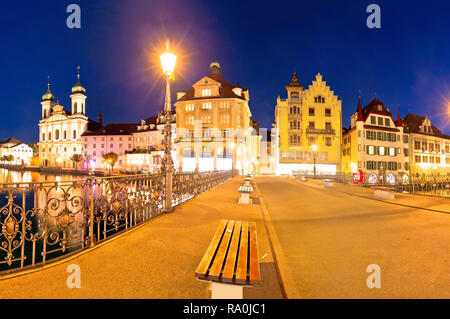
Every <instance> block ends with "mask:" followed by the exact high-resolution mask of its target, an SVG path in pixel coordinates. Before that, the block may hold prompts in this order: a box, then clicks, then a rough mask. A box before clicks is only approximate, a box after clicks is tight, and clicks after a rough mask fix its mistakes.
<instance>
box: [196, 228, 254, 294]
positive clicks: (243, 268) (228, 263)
mask: <svg viewBox="0 0 450 319" xmlns="http://www.w3.org/2000/svg"><path fill="white" fill-rule="evenodd" d="M195 276H196V277H197V278H198V279H199V280H206V281H210V282H211V285H212V293H211V298H212V299H242V298H243V288H244V286H251V285H254V284H256V283H258V282H259V281H260V280H261V276H260V270H259V257H258V243H257V239H256V224H255V223H253V222H246V221H234V220H222V221H221V223H220V226H219V228H218V229H217V231H216V233H215V235H214V237H213V239H212V241H211V244H210V245H209V247H208V249H207V250H206V253H205V255H204V256H203V259H202V261H201V262H200V264H199V265H198V267H197V270H196V271H195Z"/></svg>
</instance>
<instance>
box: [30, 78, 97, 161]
mask: <svg viewBox="0 0 450 319" xmlns="http://www.w3.org/2000/svg"><path fill="white" fill-rule="evenodd" d="M70 98H71V111H70V112H69V111H66V110H64V107H63V106H62V105H60V104H59V103H58V102H56V103H55V97H54V96H53V94H52V92H51V91H50V84H48V90H47V92H45V94H44V95H43V96H42V102H41V105H42V120H40V121H39V143H38V148H39V151H38V153H39V161H40V165H41V166H54V167H66V168H75V167H76V163H74V162H73V161H72V160H71V157H72V156H73V155H74V154H82V144H81V143H82V142H81V135H82V134H83V133H84V132H86V131H96V130H98V129H100V128H101V125H102V124H101V123H99V122H96V121H93V120H91V119H89V118H88V117H87V116H86V99H87V96H86V89H85V88H84V87H83V86H82V85H81V83H80V75H79V74H78V79H77V82H76V83H75V85H74V86H73V88H72V94H71V95H70ZM100 118H101V116H99V120H100Z"/></svg>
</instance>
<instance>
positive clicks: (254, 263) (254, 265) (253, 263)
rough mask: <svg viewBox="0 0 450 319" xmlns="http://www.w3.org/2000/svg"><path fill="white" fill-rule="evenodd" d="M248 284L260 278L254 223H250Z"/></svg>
mask: <svg viewBox="0 0 450 319" xmlns="http://www.w3.org/2000/svg"><path fill="white" fill-rule="evenodd" d="M249 242H250V267H249V268H250V269H249V272H250V273H249V278H250V279H249V280H250V284H255V283H257V282H258V281H260V280H261V276H260V271H259V260H258V241H257V238H256V224H255V223H250V241H249Z"/></svg>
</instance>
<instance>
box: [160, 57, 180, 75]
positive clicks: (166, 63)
mask: <svg viewBox="0 0 450 319" xmlns="http://www.w3.org/2000/svg"><path fill="white" fill-rule="evenodd" d="M176 63H177V56H176V55H175V54H173V53H170V52H168V51H167V52H165V53H163V54H162V55H161V66H162V69H163V73H164V74H165V75H167V76H171V75H172V74H173V71H174V70H175V64H176Z"/></svg>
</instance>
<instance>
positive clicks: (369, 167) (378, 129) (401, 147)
mask: <svg viewBox="0 0 450 319" xmlns="http://www.w3.org/2000/svg"><path fill="white" fill-rule="evenodd" d="M409 154H410V147H409V136H408V134H407V133H405V132H404V128H403V122H402V119H401V118H400V113H399V114H398V116H397V121H394V118H393V117H392V114H391V113H390V112H389V110H388V109H387V108H386V107H385V106H384V104H383V103H382V102H380V101H379V100H378V99H377V98H375V99H373V100H372V101H371V102H370V103H369V104H368V105H367V106H366V107H364V108H362V106H361V101H359V103H358V107H357V111H356V113H354V114H353V115H352V117H351V124H350V128H349V129H348V130H345V132H344V134H343V137H342V171H343V172H344V173H356V172H358V170H362V171H363V172H364V174H365V175H366V177H367V178H368V181H369V182H370V183H374V184H375V183H380V182H381V183H384V182H387V183H393V182H395V181H396V179H397V180H399V179H401V178H403V176H404V175H405V174H406V175H407V174H409Z"/></svg>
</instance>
